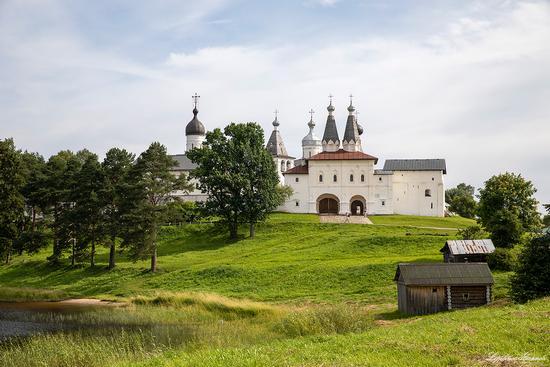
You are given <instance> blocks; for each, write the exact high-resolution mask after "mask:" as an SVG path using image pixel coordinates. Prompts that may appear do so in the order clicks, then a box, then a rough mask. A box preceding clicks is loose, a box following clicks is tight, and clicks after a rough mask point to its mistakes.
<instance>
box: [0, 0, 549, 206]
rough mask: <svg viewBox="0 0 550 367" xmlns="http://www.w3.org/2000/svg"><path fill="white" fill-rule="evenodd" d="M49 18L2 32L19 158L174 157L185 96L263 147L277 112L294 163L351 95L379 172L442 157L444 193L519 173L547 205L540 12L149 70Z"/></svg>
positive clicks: (518, 9)
mask: <svg viewBox="0 0 550 367" xmlns="http://www.w3.org/2000/svg"><path fill="white" fill-rule="evenodd" d="M52 9H53V10H52V13H51V14H49V17H50V19H55V20H57V22H54V24H57V26H56V27H59V28H56V27H54V29H53V30H51V29H50V30H49V31H48V32H45V33H44V34H42V35H40V36H36V35H33V36H32V37H25V34H27V33H26V32H25V31H26V30H28V29H27V27H29V25H21V23H20V22H11V23H4V25H0V55H4V56H7V57H4V58H3V59H4V65H5V66H6V67H5V68H4V69H3V70H4V71H0V76H1V79H2V80H3V81H5V82H6V83H5V84H4V86H0V105H1V106H2V110H3V111H4V112H3V115H2V116H0V128H1V129H2V131H3V134H5V135H13V136H14V137H15V138H16V141H17V142H18V143H19V145H20V146H22V147H25V148H29V149H32V150H39V151H41V152H43V153H53V152H54V151H55V150H59V149H63V148H67V147H68V148H72V149H78V148H81V147H84V146H86V147H88V148H90V149H93V150H96V151H105V150H106V149H108V148H109V147H110V146H113V145H118V146H124V147H126V148H129V149H131V150H134V151H136V152H138V151H140V150H142V149H144V148H145V146H146V145H147V144H148V143H149V142H150V141H152V140H160V141H161V142H163V143H165V144H166V145H167V146H168V148H169V150H170V151H171V152H173V153H179V152H182V151H183V149H184V147H185V137H184V127H185V124H186V122H187V121H188V120H189V119H190V118H191V113H190V110H191V98H190V96H191V95H192V94H193V93H194V92H199V93H200V94H201V96H202V98H201V108H200V110H201V111H200V115H199V117H200V118H201V120H202V121H203V122H204V123H205V124H206V126H207V127H208V128H214V127H222V126H224V125H225V124H226V123H228V122H230V121H258V122H260V123H261V124H262V125H263V126H264V128H265V129H266V135H268V134H269V132H270V130H271V125H270V122H271V120H272V118H273V115H272V112H271V111H273V110H274V109H275V108H278V109H279V110H280V111H281V112H280V115H279V118H280V120H281V127H280V129H281V131H282V134H283V137H284V140H285V143H286V145H287V148H288V150H289V151H290V152H292V153H294V154H295V155H299V154H300V145H299V144H300V141H301V138H302V137H303V136H304V135H305V134H306V133H307V126H306V123H307V121H308V119H309V115H308V114H307V111H308V110H309V109H310V108H314V110H315V111H317V113H316V116H315V119H316V121H317V132H318V135H322V130H323V128H324V121H325V118H326V110H325V108H326V104H327V102H328V98H327V95H328V94H329V93H333V94H334V95H335V96H336V98H335V103H336V108H337V110H336V117H337V122H338V124H339V127H340V131H342V129H343V124H344V121H345V116H346V114H347V111H346V110H345V107H346V106H347V103H348V99H347V95H349V93H350V92H351V93H353V94H354V95H356V98H355V99H354V104H355V105H356V107H357V108H358V110H359V111H360V112H361V115H360V122H361V123H362V124H363V125H364V126H365V136H364V139H365V140H364V145H363V146H364V148H365V150H366V151H368V152H369V153H371V154H374V155H377V156H379V157H380V158H381V162H383V160H384V159H386V158H400V157H401V158H424V157H443V158H446V159H447V162H448V170H449V175H448V177H447V181H448V184H450V185H454V184H456V183H458V182H461V181H466V182H468V183H473V184H475V185H477V186H479V185H480V184H481V183H482V182H483V181H484V180H486V179H487V178H488V177H489V176H490V175H492V174H495V173H499V172H502V171H505V170H510V171H515V172H521V173H523V174H524V175H525V176H526V177H528V178H529V179H532V180H534V183H535V185H536V186H537V187H538V188H539V190H540V192H539V198H540V199H541V200H543V201H546V202H550V173H548V172H547V171H548V170H544V169H543V168H542V167H543V166H544V165H545V164H547V162H548V161H550V152H549V151H548V149H547V145H548V141H549V140H550V124H549V123H548V121H549V119H550V112H549V110H548V103H547V101H548V100H550V87H549V86H550V70H549V69H548V65H550V4H548V3H545V2H533V3H518V4H517V5H516V6H514V7H511V8H510V9H511V10H510V11H506V12H504V13H502V14H500V15H498V16H494V17H479V18H478V17H473V16H468V17H458V18H457V19H456V21H454V22H452V23H450V24H448V27H447V29H446V30H444V31H441V32H439V33H438V34H433V35H430V36H428V37H424V38H420V39H410V38H406V37H398V36H386V37H380V36H378V37H369V36H368V35H367V36H365V37H362V38H355V39H354V40H353V41H344V42H341V43H331V44H327V45H324V46H322V47H316V48H312V47H308V46H306V45H307V42H306V41H305V40H300V42H298V41H289V42H288V43H287V44H286V45H283V46H277V47H272V46H271V45H266V44H248V45H239V44H236V45H233V46H218V47H215V46H210V47H204V48H200V49H198V50H196V51H192V52H190V51H185V52H182V51H181V50H178V49H174V50H173V51H172V53H171V54H169V55H167V56H166V58H165V60H164V61H162V62H160V63H158V64H156V65H144V64H143V63H140V62H138V61H137V60H134V59H132V58H128V57H123V56H121V55H119V54H118V53H117V52H115V51H113V50H104V49H103V50H102V49H97V48H95V47H92V46H91V45H89V44H87V43H86V42H85V41H83V40H82V39H80V38H78V37H77V36H76V34H78V33H77V32H74V31H73V28H72V25H71V24H70V22H67V21H66V19H65V17H66V14H64V12H63V9H61V8H56V7H55V6H54V7H52ZM201 14H202V15H201V17H202V18H205V17H206V15H205V14H206V13H201ZM45 18H46V19H47V18H48V17H47V16H45ZM0 20H2V19H1V18H0ZM0 23H1V22H0ZM176 23H177V22H174V23H171V24H176ZM61 25H63V26H61ZM1 65H2V61H0V66H1ZM6 85H7V86H6ZM15 122H17V126H14V125H13V124H14V123H15Z"/></svg>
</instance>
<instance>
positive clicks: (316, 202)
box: [172, 95, 447, 217]
mask: <svg viewBox="0 0 550 367" xmlns="http://www.w3.org/2000/svg"><path fill="white" fill-rule="evenodd" d="M194 98H195V108H194V109H193V119H192V120H191V121H190V122H189V123H188V124H187V126H186V129H185V134H186V137H187V150H189V149H192V148H193V147H196V146H200V145H201V144H202V142H203V140H204V138H205V135H206V129H205V127H204V125H203V124H202V123H201V122H200V121H199V119H198V117H197V114H198V109H197V99H198V96H197V95H195V96H194ZM347 110H348V116H347V120H346V125H345V129H344V136H343V138H342V140H340V136H339V134H338V127H337V124H336V120H335V117H334V112H335V107H334V106H333V105H332V96H331V98H330V103H329V106H328V107H327V111H328V116H327V121H326V125H325V129H324V134H323V138H322V139H321V138H318V137H317V135H316V134H315V131H314V130H315V122H314V121H313V111H310V114H311V118H310V120H309V122H308V124H307V125H308V128H309V132H308V134H307V135H306V136H305V137H304V138H303V139H302V158H300V159H295V158H294V157H292V156H290V155H289V154H288V152H287V150H286V148H285V145H284V143H283V139H282V136H281V133H280V131H279V126H280V123H279V120H278V118H277V116H276V117H275V120H274V121H273V131H272V133H271V135H270V137H269V140H268V142H267V146H266V148H267V150H268V151H269V152H270V153H271V155H272V156H273V161H274V162H275V164H276V168H277V171H278V174H279V179H280V181H281V184H286V185H288V186H290V187H292V189H293V194H292V197H291V198H290V199H289V200H288V201H287V202H286V203H285V204H283V205H282V206H281V207H280V208H279V210H281V211H286V212H291V213H318V214H340V215H345V214H351V215H380V214H410V215H421V216H439V217H442V216H444V213H445V186H444V181H443V175H444V174H446V173H447V171H446V165H445V160H444V159H389V160H386V161H385V163H384V166H383V168H381V169H377V168H376V167H375V166H376V165H377V164H378V158H376V157H374V156H372V155H369V154H367V153H364V152H363V146H362V141H361V136H363V135H364V134H363V128H362V127H361V126H360V125H359V124H358V123H357V117H356V113H355V107H354V106H353V103H352V100H351V96H350V105H349V107H348V108H347ZM172 158H174V159H175V160H176V161H177V162H178V165H177V166H176V167H175V168H174V173H175V174H182V173H185V174H188V173H189V171H190V170H192V169H193V168H195V165H194V164H193V163H192V162H191V161H190V160H189V159H188V158H187V157H186V156H185V154H178V155H173V156H172ZM175 196H180V197H181V198H182V199H184V200H192V201H200V200H204V199H205V198H206V196H205V195H204V194H203V193H201V192H200V191H198V190H195V191H193V192H191V193H188V194H184V193H183V192H179V193H175Z"/></svg>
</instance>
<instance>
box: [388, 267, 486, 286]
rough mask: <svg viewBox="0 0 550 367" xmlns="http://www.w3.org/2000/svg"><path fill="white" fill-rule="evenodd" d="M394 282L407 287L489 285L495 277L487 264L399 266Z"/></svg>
mask: <svg viewBox="0 0 550 367" xmlns="http://www.w3.org/2000/svg"><path fill="white" fill-rule="evenodd" d="M393 280H394V281H398V282H400V283H404V284H405V285H427V286H430V285H487V284H493V283H494V280H493V275H492V274H491V270H489V266H487V264H486V263H416V264H414V263H412V264H399V265H398V266H397V271H396V272H395V277H394V279H393Z"/></svg>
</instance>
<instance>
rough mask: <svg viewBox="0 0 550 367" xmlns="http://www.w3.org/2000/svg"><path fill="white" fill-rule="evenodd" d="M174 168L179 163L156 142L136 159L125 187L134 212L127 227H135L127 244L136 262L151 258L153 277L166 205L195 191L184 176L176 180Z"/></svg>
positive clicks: (126, 217) (130, 211)
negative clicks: (178, 192) (181, 193)
mask: <svg viewBox="0 0 550 367" xmlns="http://www.w3.org/2000/svg"><path fill="white" fill-rule="evenodd" d="M175 165H176V161H174V160H173V159H172V158H171V157H169V156H168V155H167V154H166V148H165V147H164V146H163V145H162V144H160V143H158V142H154V143H152V144H151V145H150V146H149V148H148V149H147V150H146V151H145V152H143V153H141V155H140V156H139V158H138V159H137V162H136V164H135V166H134V167H132V170H131V172H130V177H129V181H130V183H129V184H128V185H127V186H126V189H127V193H126V198H125V199H124V200H125V202H126V206H128V207H130V208H132V209H131V210H129V211H128V212H127V214H126V215H125V223H128V224H129V222H130V221H131V222H132V223H131V225H132V227H129V226H127V228H128V229H127V231H126V233H125V235H126V238H125V241H124V243H125V245H126V246H129V247H130V254H131V255H132V257H133V258H134V259H140V258H145V257H147V256H150V257H151V272H153V273H154V272H156V271H157V240H158V233H159V230H160V226H161V225H162V223H164V219H165V214H166V211H167V204H168V203H169V202H170V201H171V200H173V198H172V197H171V195H170V194H171V193H173V192H174V191H176V190H182V191H189V190H191V189H192V185H189V184H188V183H187V180H186V177H185V176H184V175H181V176H179V177H177V176H175V175H174V174H173V173H172V172H171V171H170V169H171V168H172V167H174V166H175ZM130 201H133V203H130Z"/></svg>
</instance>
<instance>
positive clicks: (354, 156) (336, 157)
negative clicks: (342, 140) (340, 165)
mask: <svg viewBox="0 0 550 367" xmlns="http://www.w3.org/2000/svg"><path fill="white" fill-rule="evenodd" d="M309 160H311V161H341V160H364V161H374V163H375V164H376V163H377V162H378V158H376V157H374V156H372V155H369V154H366V153H363V152H347V151H345V150H344V149H340V150H338V151H336V152H321V153H319V154H315V155H314V156H313V157H311V158H309Z"/></svg>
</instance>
